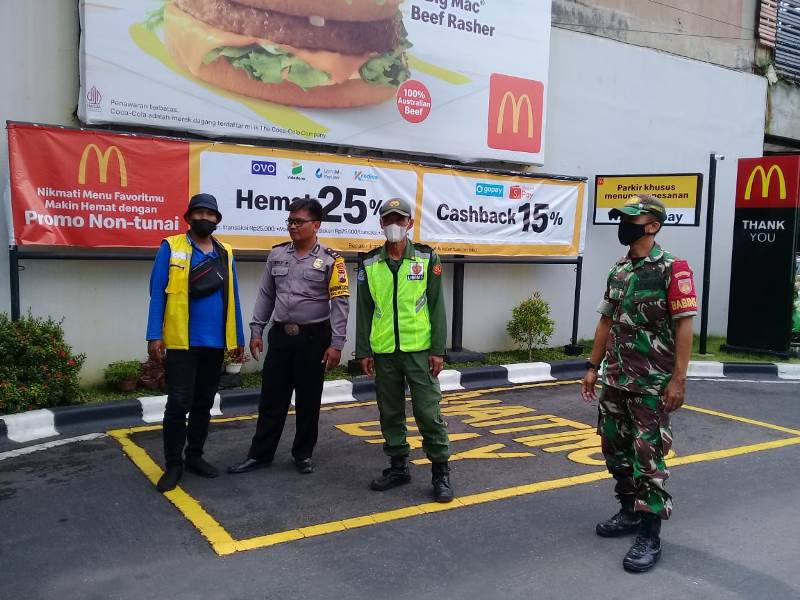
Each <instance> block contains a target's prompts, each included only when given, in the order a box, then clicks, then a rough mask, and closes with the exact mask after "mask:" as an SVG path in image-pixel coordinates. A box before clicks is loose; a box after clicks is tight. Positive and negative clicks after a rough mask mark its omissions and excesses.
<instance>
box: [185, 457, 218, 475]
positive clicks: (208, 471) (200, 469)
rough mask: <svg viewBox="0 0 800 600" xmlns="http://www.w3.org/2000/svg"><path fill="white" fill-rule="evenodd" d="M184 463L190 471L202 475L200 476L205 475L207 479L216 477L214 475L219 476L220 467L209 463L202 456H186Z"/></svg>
mask: <svg viewBox="0 0 800 600" xmlns="http://www.w3.org/2000/svg"><path fill="white" fill-rule="evenodd" d="M184 465H185V466H186V470H187V471H189V472H190V473H194V474H195V475H200V477H205V478H207V479H214V477H219V469H217V467H215V466H214V465H212V464H209V463H207V462H206V461H205V460H203V459H202V458H201V457H199V456H198V457H196V458H188V457H187V458H186V460H185V461H184Z"/></svg>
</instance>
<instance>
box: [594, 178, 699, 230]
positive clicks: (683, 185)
mask: <svg viewBox="0 0 800 600" xmlns="http://www.w3.org/2000/svg"><path fill="white" fill-rule="evenodd" d="M594 190H595V192H594V199H595V202H594V220H593V223H594V224H595V225H617V224H618V223H619V219H612V218H611V217H610V216H609V212H611V209H613V208H622V207H623V206H624V205H625V202H627V201H628V199H629V198H630V197H631V196H636V195H638V194H647V195H650V196H655V197H656V198H659V199H660V200H661V201H662V202H663V203H664V206H666V207H667V220H666V222H665V223H664V224H665V225H672V226H683V227H698V226H699V225H700V199H701V197H702V193H703V174H702V173H666V174H661V175H597V176H596V177H595V186H594Z"/></svg>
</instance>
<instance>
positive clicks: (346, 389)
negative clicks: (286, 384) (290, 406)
mask: <svg viewBox="0 0 800 600" xmlns="http://www.w3.org/2000/svg"><path fill="white" fill-rule="evenodd" d="M293 397H294V396H293ZM355 401H356V399H355V397H354V396H353V382H352V381H348V380H347V379H335V380H332V381H326V382H325V383H323V384H322V404H334V403H336V402H355Z"/></svg>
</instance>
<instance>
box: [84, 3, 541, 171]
mask: <svg viewBox="0 0 800 600" xmlns="http://www.w3.org/2000/svg"><path fill="white" fill-rule="evenodd" d="M80 10H81V22H82V40H81V57H80V58H81V88H80V95H79V106H78V114H79V117H80V118H81V120H82V121H84V122H85V123H88V124H108V123H116V124H125V125H139V126H148V127H161V128H166V129H171V130H178V131H188V132H193V133H198V134H202V135H206V136H213V137H219V136H234V137H237V138H272V139H287V140H304V141H311V142H317V143H324V144H334V145H346V146H360V147H367V148H377V149H386V150H399V151H405V152H412V153H414V154H431V155H444V156H455V157H458V158H460V159H465V160H477V159H497V160H503V161H513V162H520V163H528V164H543V163H544V147H545V144H544V135H545V130H546V102H547V78H548V65H549V51H550V12H551V2H550V1H549V0H310V1H306V2H296V3H293V2H287V1H285V0H236V1H235V2H234V1H233V0H214V1H211V0H167V1H163V0H147V1H142V0H103V1H102V2H100V1H96V0H81V2H80Z"/></svg>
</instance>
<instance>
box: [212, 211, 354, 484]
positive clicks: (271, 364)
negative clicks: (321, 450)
mask: <svg viewBox="0 0 800 600" xmlns="http://www.w3.org/2000/svg"><path fill="white" fill-rule="evenodd" d="M321 221H322V206H321V205H320V203H319V201H318V200H315V199H312V198H301V199H298V200H295V201H294V202H293V203H292V205H291V206H290V207H289V218H288V219H287V221H286V224H287V226H288V229H289V236H290V237H291V238H292V241H291V242H284V243H283V244H278V245H277V246H275V247H273V248H272V251H271V252H270V254H269V258H268V260H267V265H266V268H265V269H264V275H263V277H262V278H261V287H260V289H259V291H258V298H257V300H256V305H255V308H254V309H253V320H252V322H251V323H250V332H251V337H250V352H251V353H252V354H253V358H255V359H258V356H259V354H260V353H261V352H263V350H264V342H263V340H262V335H263V331H264V327H265V326H266V325H267V323H268V322H269V320H270V317H273V318H274V322H273V325H272V327H271V328H270V330H269V335H268V339H267V341H268V346H267V356H266V358H265V359H264V369H263V371H262V376H261V400H260V402H259V405H258V423H257V425H256V433H255V435H254V436H253V441H252V443H251V445H250V451H249V452H248V454H247V458H246V459H245V460H244V461H242V462H241V463H239V464H237V465H234V466H232V467H230V468H229V469H228V472H229V473H246V472H248V471H252V470H254V469H258V468H260V467H266V466H268V465H269V464H270V463H271V462H272V459H273V457H274V456H275V450H276V449H277V447H278V442H279V440H280V437H281V433H282V432H283V426H284V424H285V422H286V414H287V412H288V410H289V404H290V402H291V399H292V392H294V393H295V395H296V398H295V406H296V409H297V431H296V433H295V437H294V444H293V445H292V456H293V457H294V461H295V466H296V467H297V470H298V472H300V473H304V474H308V473H313V471H314V466H313V464H312V462H311V455H312V453H313V452H314V446H315V445H316V443H317V430H318V422H319V410H320V402H321V399H322V385H323V379H324V375H325V370H326V369H327V370H331V369H333V368H334V367H336V366H337V365H338V364H339V361H340V360H341V356H342V347H343V346H344V343H345V337H346V329H347V314H348V311H349V308H350V304H349V295H350V292H349V288H348V282H347V270H346V268H345V263H344V259H343V258H342V257H341V256H340V255H339V254H338V253H336V252H334V251H333V250H331V249H330V248H326V247H325V246H323V245H322V244H320V243H319V241H317V232H318V231H319V228H320V225H321Z"/></svg>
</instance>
